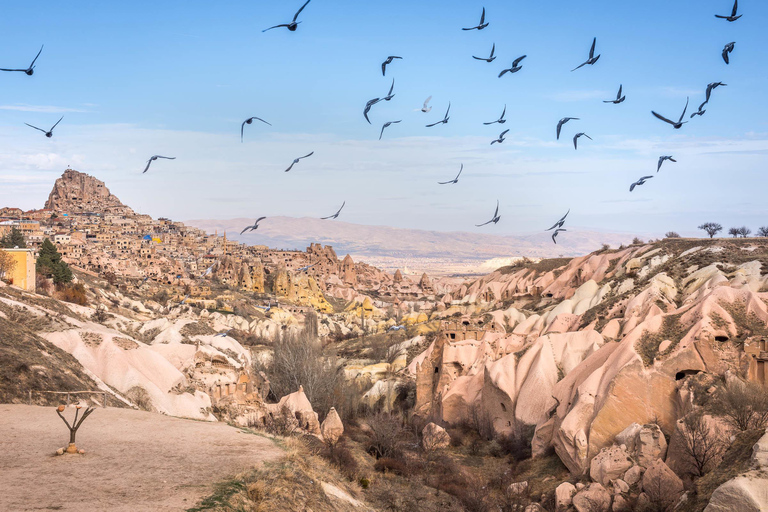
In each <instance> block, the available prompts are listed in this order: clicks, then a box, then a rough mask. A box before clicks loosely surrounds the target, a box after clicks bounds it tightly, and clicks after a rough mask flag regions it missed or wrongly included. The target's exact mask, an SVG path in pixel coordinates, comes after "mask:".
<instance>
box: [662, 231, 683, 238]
mask: <svg viewBox="0 0 768 512" xmlns="http://www.w3.org/2000/svg"><path fill="white" fill-rule="evenodd" d="M664 238H682V237H681V236H680V234H679V233H678V232H677V231H667V232H666V234H665V235H664Z"/></svg>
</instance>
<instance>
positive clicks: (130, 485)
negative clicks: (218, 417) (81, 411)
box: [0, 404, 282, 512]
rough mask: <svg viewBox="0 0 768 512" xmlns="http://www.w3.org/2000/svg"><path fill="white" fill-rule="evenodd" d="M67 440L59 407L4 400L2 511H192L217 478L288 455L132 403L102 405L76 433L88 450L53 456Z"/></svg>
mask: <svg viewBox="0 0 768 512" xmlns="http://www.w3.org/2000/svg"><path fill="white" fill-rule="evenodd" d="M64 414H65V416H66V417H67V418H68V419H70V420H71V417H72V416H73V415H74V409H71V408H68V409H67V411H66V412H65V413H64ZM68 442H69V432H68V430H67V428H66V426H65V425H64V423H63V422H62V421H61V419H60V418H59V417H58V416H57V415H56V412H55V410H54V409H53V407H36V406H27V405H9V404H0V454H2V455H0V482H1V483H0V487H1V488H2V491H0V510H2V511H6V510H7V511H14V512H15V511H23V510H72V511H75V510H76V511H80V512H84V511H99V512H102V511H110V512H120V511H130V512H143V511H155V510H159V511H179V510H186V509H187V508H189V507H192V506H194V505H195V504H197V503H198V501H199V500H200V499H201V498H202V497H204V496H206V495H208V494H210V493H211V491H212V489H213V484H215V483H216V482H219V481H222V480H224V479H226V478H227V477H230V476H233V475H235V474H237V473H238V472H240V471H243V470H245V469H248V468H250V467H253V466H254V465H258V464H260V463H262V462H264V461H266V460H271V459H275V458H277V457H279V456H280V455H281V454H282V450H281V449H280V448H278V447H277V446H275V445H274V444H273V443H272V442H271V441H269V440H268V439H265V438H263V437H260V436H256V435H250V434H246V433H242V432H241V431H239V430H237V429H235V428H232V427H229V426H227V425H224V424H221V423H207V422H201V421H192V420H183V419H179V418H170V417H167V416H162V415H160V414H152V413H147V412H140V411H134V410H129V409H109V408H107V409H97V410H96V411H94V412H93V414H91V415H90V416H89V417H88V418H87V419H86V420H85V422H84V423H83V425H82V427H81V428H80V430H79V431H78V433H77V446H78V447H79V448H82V449H84V450H86V454H85V455H64V456H54V455H53V454H54V452H55V451H56V449H57V448H60V447H64V446H66V445H67V443H68Z"/></svg>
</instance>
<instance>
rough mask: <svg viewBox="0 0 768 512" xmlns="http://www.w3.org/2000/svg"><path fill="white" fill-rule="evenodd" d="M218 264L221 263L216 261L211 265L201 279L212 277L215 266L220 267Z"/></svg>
mask: <svg viewBox="0 0 768 512" xmlns="http://www.w3.org/2000/svg"><path fill="white" fill-rule="evenodd" d="M246 229H247V228H246ZM243 231H245V230H243ZM240 234H241V235H242V233H240ZM218 264H219V262H218V261H216V262H215V263H214V264H213V265H211V266H210V267H208V268H207V269H205V272H203V275H201V276H200V279H202V278H204V277H205V276H209V275H211V272H213V267H215V266H216V265H218Z"/></svg>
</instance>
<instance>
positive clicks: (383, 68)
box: [381, 55, 402, 76]
mask: <svg viewBox="0 0 768 512" xmlns="http://www.w3.org/2000/svg"><path fill="white" fill-rule="evenodd" d="M394 59H402V57H398V56H397V55H390V56H389V57H387V60H385V61H384V62H382V63H381V74H382V75H383V76H387V66H388V65H390V64H392V61H393V60H394Z"/></svg>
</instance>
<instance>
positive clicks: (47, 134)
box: [24, 116, 64, 139]
mask: <svg viewBox="0 0 768 512" xmlns="http://www.w3.org/2000/svg"><path fill="white" fill-rule="evenodd" d="M61 119H64V116H61ZM61 119H59V120H58V121H56V124H55V125H53V126H51V129H50V130H48V131H46V130H43V129H42V128H38V127H37V126H32V125H31V124H29V123H24V124H25V125H27V126H29V127H30V128H34V129H35V130H40V131H41V132H43V133H44V134H45V136H46V137H48V138H49V139H50V138H51V137H53V129H54V128H56V125H57V124H59V123H60V122H61Z"/></svg>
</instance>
